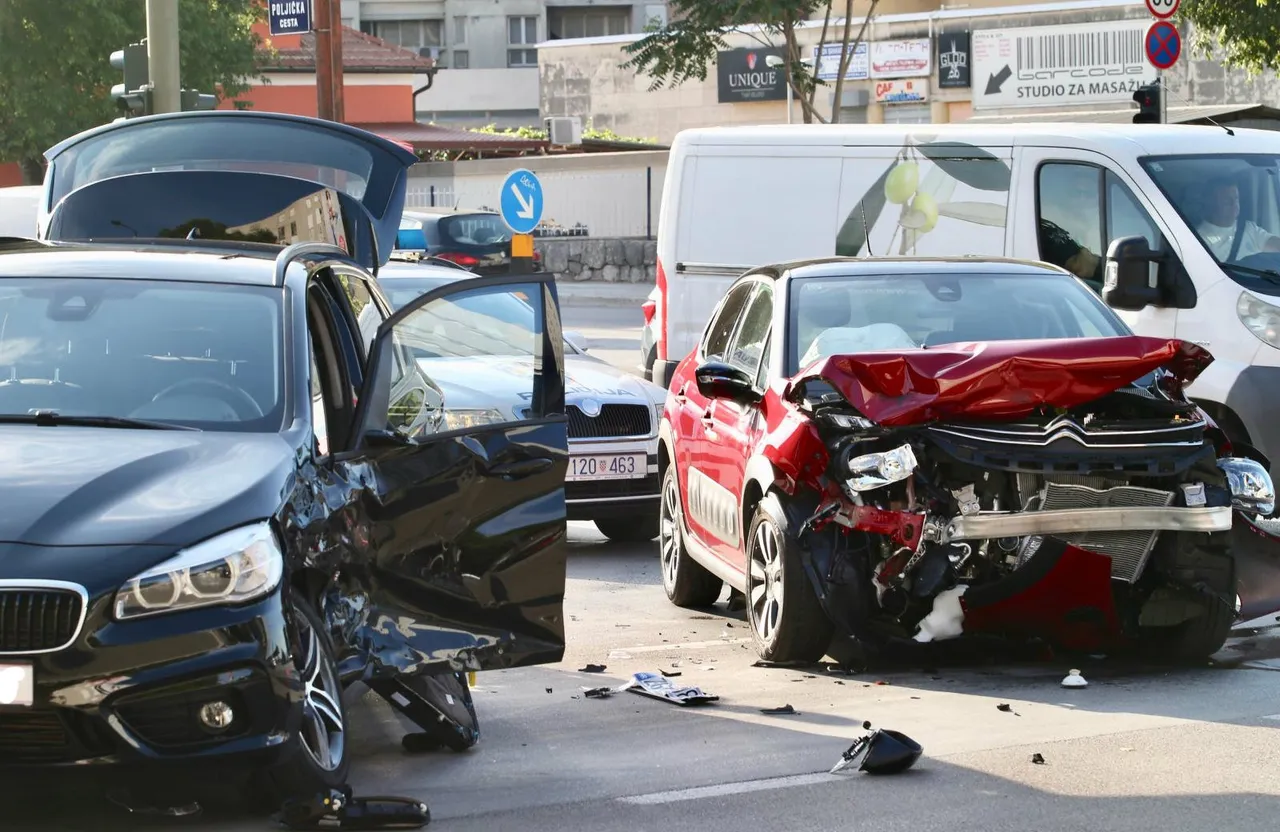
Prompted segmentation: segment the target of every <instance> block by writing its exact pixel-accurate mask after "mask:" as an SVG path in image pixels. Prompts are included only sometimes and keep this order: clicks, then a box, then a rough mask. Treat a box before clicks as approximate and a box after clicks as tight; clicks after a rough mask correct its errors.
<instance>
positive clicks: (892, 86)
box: [875, 78, 929, 104]
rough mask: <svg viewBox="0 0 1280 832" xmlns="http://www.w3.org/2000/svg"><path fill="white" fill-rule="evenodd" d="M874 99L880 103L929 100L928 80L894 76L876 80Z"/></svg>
mask: <svg viewBox="0 0 1280 832" xmlns="http://www.w3.org/2000/svg"><path fill="white" fill-rule="evenodd" d="M875 86H876V90H875V92H876V101H878V102H880V103H881V104H919V103H920V102H922V101H928V100H929V81H928V80H927V79H926V80H917V79H915V78H894V79H891V80H887V81H876V85H875Z"/></svg>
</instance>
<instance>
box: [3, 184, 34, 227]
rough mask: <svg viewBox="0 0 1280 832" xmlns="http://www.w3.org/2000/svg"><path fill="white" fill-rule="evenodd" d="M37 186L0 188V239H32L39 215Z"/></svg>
mask: <svg viewBox="0 0 1280 832" xmlns="http://www.w3.org/2000/svg"><path fill="white" fill-rule="evenodd" d="M43 190H44V189H43V188H41V187H40V186H39V185H15V186H13V187H9V188H0V237H34V236H35V235H36V227H37V220H36V217H37V216H38V214H39V213H40V194H41V193H42V192H43Z"/></svg>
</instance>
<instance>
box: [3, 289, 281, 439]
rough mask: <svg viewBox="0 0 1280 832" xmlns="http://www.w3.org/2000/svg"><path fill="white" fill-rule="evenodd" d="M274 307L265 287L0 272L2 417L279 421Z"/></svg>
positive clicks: (251, 427)
mask: <svg viewBox="0 0 1280 832" xmlns="http://www.w3.org/2000/svg"><path fill="white" fill-rule="evenodd" d="M282 317H283V316H282V311H281V303H280V290H278V289H272V288H269V287H258V286H238V285H237V286H219V285H213V284H200V283H174V282H165V281H151V280H106V279H88V280H85V279H60V278H56V279H55V278H13V277H0V416H29V415H31V414H33V413H35V412H36V411H39V410H51V411H56V412H57V413H58V414H61V415H64V416H106V417H116V418H132V419H145V420H151V421H157V422H170V423H174V424H179V425H185V426H189V427H198V428H202V429H205V430H218V431H275V430H279V429H280V426H281V424H282V422H283V416H284V403H283V390H284V383H283V379H282V372H283V371H282V368H283V361H282V357H281V352H280V350H281V346H280V345H281V344H282V343H283V338H282V335H281V320H282Z"/></svg>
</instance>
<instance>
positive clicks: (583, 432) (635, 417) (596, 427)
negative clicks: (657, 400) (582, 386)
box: [567, 404, 653, 439]
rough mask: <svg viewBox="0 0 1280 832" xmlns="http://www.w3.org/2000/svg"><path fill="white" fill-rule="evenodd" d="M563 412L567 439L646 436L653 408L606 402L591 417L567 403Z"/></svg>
mask: <svg viewBox="0 0 1280 832" xmlns="http://www.w3.org/2000/svg"><path fill="white" fill-rule="evenodd" d="M567 414H568V416H569V438H570V439H616V438H619V437H624V436H648V435H649V430H650V426H651V424H652V423H651V421H650V420H651V419H652V414H653V410H652V408H650V407H649V406H648V405H643V404H606V405H603V406H602V407H601V408H600V415H599V416H596V417H594V418H593V417H591V416H588V415H587V414H585V413H583V412H582V410H580V409H579V408H578V406H577V405H573V404H571V405H569V406H568V408H567Z"/></svg>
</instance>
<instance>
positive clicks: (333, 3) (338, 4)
mask: <svg viewBox="0 0 1280 832" xmlns="http://www.w3.org/2000/svg"><path fill="white" fill-rule="evenodd" d="M329 32H330V36H329V49H330V55H331V58H332V67H333V68H332V70H331V71H330V76H329V83H330V85H331V87H332V90H333V92H332V93H331V95H332V96H333V120H334V121H339V122H345V121H346V115H347V108H346V97H345V96H344V95H343V92H344V87H343V80H342V0H329Z"/></svg>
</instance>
